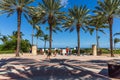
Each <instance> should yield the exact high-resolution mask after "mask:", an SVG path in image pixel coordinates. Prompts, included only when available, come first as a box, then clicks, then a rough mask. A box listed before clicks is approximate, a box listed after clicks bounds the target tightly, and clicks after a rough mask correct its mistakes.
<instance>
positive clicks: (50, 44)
mask: <svg viewBox="0 0 120 80" xmlns="http://www.w3.org/2000/svg"><path fill="white" fill-rule="evenodd" d="M49 34H50V41H49V49H50V53H51V49H52V25H51V24H50V33H49Z"/></svg>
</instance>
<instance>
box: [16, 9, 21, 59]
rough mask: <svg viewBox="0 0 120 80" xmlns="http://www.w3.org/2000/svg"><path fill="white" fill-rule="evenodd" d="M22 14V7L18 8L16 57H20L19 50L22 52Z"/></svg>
mask: <svg viewBox="0 0 120 80" xmlns="http://www.w3.org/2000/svg"><path fill="white" fill-rule="evenodd" d="M21 14H22V10H21V9H20V8H18V9H17V23H18V25H17V27H18V30H17V31H18V33H17V50H16V57H19V56H20V55H19V52H20V40H21V39H20V26H21Z"/></svg>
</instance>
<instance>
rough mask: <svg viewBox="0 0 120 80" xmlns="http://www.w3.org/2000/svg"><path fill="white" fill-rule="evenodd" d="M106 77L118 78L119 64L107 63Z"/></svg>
mask: <svg viewBox="0 0 120 80" xmlns="http://www.w3.org/2000/svg"><path fill="white" fill-rule="evenodd" d="M108 75H109V77H113V78H115V77H116V76H120V63H117V62H109V63H108Z"/></svg>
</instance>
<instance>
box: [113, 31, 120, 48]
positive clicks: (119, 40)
mask: <svg viewBox="0 0 120 80" xmlns="http://www.w3.org/2000/svg"><path fill="white" fill-rule="evenodd" d="M119 35H120V32H117V33H115V34H114V35H113V37H115V36H119ZM119 42H120V39H119V38H116V37H115V38H114V49H115V45H116V44H117V43H119Z"/></svg>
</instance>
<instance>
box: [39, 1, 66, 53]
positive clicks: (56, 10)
mask: <svg viewBox="0 0 120 80" xmlns="http://www.w3.org/2000/svg"><path fill="white" fill-rule="evenodd" d="M42 2H43V4H41V3H39V6H38V8H39V9H42V12H43V14H44V16H43V18H42V23H45V22H48V25H49V35H50V40H49V49H50V52H51V48H52V31H53V27H56V26H59V25H60V24H61V22H62V20H64V19H66V17H65V16H64V12H60V9H61V8H62V6H61V4H60V0H42Z"/></svg>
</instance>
